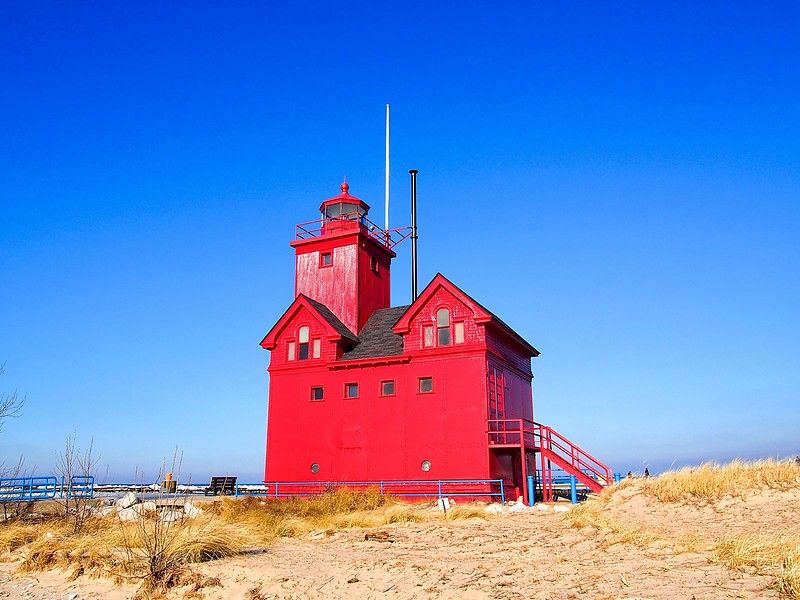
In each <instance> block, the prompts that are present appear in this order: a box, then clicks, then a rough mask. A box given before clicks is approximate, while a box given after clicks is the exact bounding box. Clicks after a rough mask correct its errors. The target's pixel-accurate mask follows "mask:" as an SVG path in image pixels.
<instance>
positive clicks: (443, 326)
mask: <svg viewBox="0 0 800 600" xmlns="http://www.w3.org/2000/svg"><path fill="white" fill-rule="evenodd" d="M436 333H437V337H438V339H439V345H440V346H448V345H449V344H450V311H449V310H447V309H446V308H440V309H439V310H437V311H436Z"/></svg>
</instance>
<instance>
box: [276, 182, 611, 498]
mask: <svg viewBox="0 0 800 600" xmlns="http://www.w3.org/2000/svg"><path fill="white" fill-rule="evenodd" d="M320 212H321V218H320V219H319V220H318V221H315V222H313V223H311V224H304V225H298V227H297V235H296V239H295V240H294V241H292V242H291V246H292V247H293V248H294V250H295V262H296V272H295V300H294V302H292V304H291V305H290V306H289V308H288V309H287V310H286V312H285V313H284V314H283V316H281V318H280V319H279V320H278V322H277V323H276V324H275V325H274V326H273V327H272V329H271V330H270V331H269V333H268V334H267V335H266V337H265V338H264V339H263V341H262V342H261V346H262V347H263V348H265V349H267V350H270V352H271V358H270V365H269V374H270V389H269V409H268V433H267V449H266V468H265V475H264V479H265V482H281V483H283V484H284V485H286V484H292V483H295V484H297V483H299V482H319V483H325V482H377V481H384V482H391V481H404V482H411V481H415V482H420V483H419V485H420V486H422V483H421V482H426V481H436V482H455V481H459V482H462V484H461V485H462V488H461V489H466V488H464V487H463V486H465V485H466V486H468V485H469V484H467V483H463V482H465V481H468V482H476V483H475V485H476V487H474V490H475V492H476V495H480V494H479V493H478V492H479V491H481V490H485V489H488V488H487V487H486V486H487V485H489V484H486V483H484V484H483V485H482V486H481V485H480V484H478V483H477V482H486V481H489V480H494V481H497V480H500V481H503V482H504V487H505V489H506V490H507V491H511V493H512V494H513V493H515V494H517V495H520V496H523V497H524V498H528V497H529V496H528V482H529V481H530V480H529V476H531V475H534V474H535V473H537V472H538V479H539V481H538V482H537V483H538V484H539V485H541V490H542V491H543V492H544V494H545V497H547V490H548V488H547V483H548V482H547V477H548V473H549V472H550V471H551V469H552V466H553V465H555V466H557V467H560V468H561V469H564V470H566V471H567V472H569V473H572V474H574V475H576V477H577V478H578V479H579V480H580V481H581V482H583V483H585V484H586V485H587V486H589V487H590V488H592V489H595V490H598V489H600V488H601V487H602V485H604V484H605V483H607V482H609V481H610V479H611V473H610V470H609V469H608V468H607V467H606V466H605V465H603V464H602V463H600V462H599V461H596V460H595V459H594V458H592V457H591V456H590V455H588V454H586V453H585V452H583V451H582V450H580V449H579V448H577V447H576V446H574V445H573V444H571V443H570V442H569V441H568V440H566V439H565V438H563V437H562V436H560V435H558V434H557V433H556V432H554V431H553V430H552V429H551V428H549V427H546V426H543V425H540V424H538V423H536V422H534V420H533V400H532V394H531V381H532V378H533V374H532V372H531V358H534V357H536V356H538V355H539V352H538V351H537V350H536V348H534V347H533V346H532V345H531V344H530V343H528V342H527V341H525V340H524V339H523V338H522V337H521V336H520V335H519V334H517V333H516V332H515V331H514V330H513V329H511V327H509V326H508V325H506V324H505V323H504V322H503V321H502V320H501V319H499V318H498V317H497V316H496V315H494V314H493V313H492V312H491V311H489V310H488V309H486V308H485V307H484V306H482V305H481V304H479V303H478V302H476V301H475V300H474V299H473V298H472V297H470V296H469V295H468V294H466V293H465V292H464V291H462V290H461V289H460V288H458V287H457V286H456V285H455V284H454V283H452V282H451V281H449V280H448V279H447V278H445V277H444V276H443V275H441V274H437V275H436V277H434V278H433V280H432V281H431V282H430V283H429V284H428V285H427V287H426V288H425V289H424V290H423V291H422V293H421V294H420V295H419V297H418V298H417V299H416V300H415V301H414V302H413V303H412V304H411V305H407V306H396V307H390V294H389V291H390V271H391V261H392V259H393V258H394V257H395V253H394V251H393V247H394V245H395V243H396V241H397V235H396V234H394V233H393V232H388V231H384V230H382V229H381V228H379V227H377V226H376V225H374V224H373V223H371V222H370V221H369V218H368V213H369V206H368V205H367V204H366V203H365V202H364V201H363V200H360V199H358V198H355V197H354V196H351V195H350V194H349V186H348V185H347V183H344V184H342V186H341V193H340V194H339V195H338V196H335V197H333V198H330V199H328V200H325V201H324V202H323V203H322V205H321V206H320Z"/></svg>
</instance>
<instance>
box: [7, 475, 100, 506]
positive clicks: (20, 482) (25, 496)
mask: <svg viewBox="0 0 800 600" xmlns="http://www.w3.org/2000/svg"><path fill="white" fill-rule="evenodd" d="M56 495H58V496H59V497H60V498H64V497H66V498H67V499H70V498H92V497H93V496H94V477H92V476H91V475H73V476H72V477H71V478H70V480H69V481H66V480H65V479H64V478H63V477H62V478H61V482H60V483H59V481H58V480H57V479H56V478H55V477H51V476H47V477H8V478H2V479H0V503H2V502H33V501H35V500H52V499H53V498H55V497H56Z"/></svg>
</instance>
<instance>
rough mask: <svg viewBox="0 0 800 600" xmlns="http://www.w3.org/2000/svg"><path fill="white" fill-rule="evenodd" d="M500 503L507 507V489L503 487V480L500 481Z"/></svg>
mask: <svg viewBox="0 0 800 600" xmlns="http://www.w3.org/2000/svg"><path fill="white" fill-rule="evenodd" d="M500 502H501V503H502V504H503V506H505V505H506V492H505V489H504V487H503V480H502V479H501V480H500Z"/></svg>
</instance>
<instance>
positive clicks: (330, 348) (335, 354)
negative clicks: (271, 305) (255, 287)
mask: <svg viewBox="0 0 800 600" xmlns="http://www.w3.org/2000/svg"><path fill="white" fill-rule="evenodd" d="M357 343H358V337H357V336H356V335H355V334H354V333H353V332H352V331H350V330H349V329H348V328H347V327H346V326H345V325H344V323H342V322H341V321H340V320H339V318H338V317H336V315H334V314H333V313H332V312H331V311H330V310H329V309H328V308H327V307H326V306H325V305H324V304H321V303H319V302H317V301H315V300H312V299H311V298H308V297H307V296H304V295H302V294H301V295H300V296H298V297H297V298H296V299H295V301H294V302H292V304H291V306H289V308H288V309H287V310H286V312H284V313H283V316H282V317H281V318H280V319H279V320H278V322H277V323H276V324H275V325H274V326H273V327H272V329H270V331H269V333H268V334H267V335H266V336H265V337H264V339H263V340H262V341H261V347H262V348H264V349H266V350H270V351H271V352H272V355H271V360H270V366H269V368H270V370H275V369H280V368H297V367H303V366H320V365H322V364H325V363H329V362H333V361H335V360H337V359H338V358H339V357H341V356H342V354H344V353H345V352H347V351H348V350H349V349H351V348H352V347H353V346H355V345H356V344H357Z"/></svg>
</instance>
